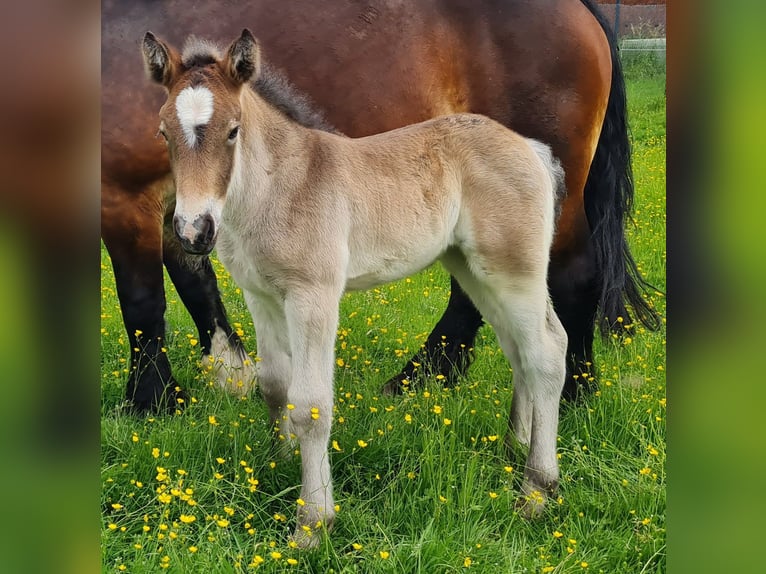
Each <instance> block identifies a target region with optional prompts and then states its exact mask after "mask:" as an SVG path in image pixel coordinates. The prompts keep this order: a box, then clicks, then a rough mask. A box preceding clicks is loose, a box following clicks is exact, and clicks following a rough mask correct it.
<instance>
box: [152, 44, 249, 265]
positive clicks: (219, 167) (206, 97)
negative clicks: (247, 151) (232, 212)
mask: <svg viewBox="0 0 766 574" xmlns="http://www.w3.org/2000/svg"><path fill="white" fill-rule="evenodd" d="M142 48H143V55H144V63H145V64H146V71H147V74H148V75H149V77H150V78H151V79H152V80H153V81H154V82H156V83H158V84H161V85H162V86H164V87H165V89H166V90H167V94H168V98H167V101H166V102H165V104H164V105H163V106H162V108H161V109H160V126H159V133H160V134H161V135H162V136H163V137H164V138H165V141H166V142H167V145H168V152H169V156H170V165H171V167H172V170H173V176H174V179H175V184H176V210H175V216H174V218H173V228H174V229H175V232H176V234H177V235H178V238H179V239H180V240H181V244H182V245H183V248H184V249H185V250H186V251H187V252H189V253H194V254H203V255H205V254H208V253H210V251H212V249H213V246H214V245H215V240H216V237H217V235H218V226H219V223H220V218H221V212H222V211H223V204H224V200H225V198H226V190H227V188H228V185H229V180H230V179H231V173H232V168H233V165H234V153H235V149H236V146H237V145H238V140H239V127H240V117H241V112H242V110H241V107H240V93H241V91H242V86H243V85H244V84H245V83H247V82H249V81H250V80H251V79H253V77H254V76H256V75H257V74H258V72H259V68H260V52H259V49H258V43H257V41H256V40H255V38H254V37H253V35H252V34H251V33H250V31H249V30H244V31H243V32H242V35H241V36H240V37H239V38H238V39H237V40H235V41H234V42H233V43H232V44H231V46H229V48H228V50H226V53H225V54H224V55H221V54H220V53H219V52H218V50H217V49H216V48H215V47H213V46H211V45H210V44H207V43H204V42H200V41H194V40H192V41H190V42H189V43H187V46H186V48H185V49H184V51H183V53H182V54H181V53H179V52H178V51H176V50H175V49H174V48H172V47H171V46H169V45H167V44H165V43H164V42H162V41H161V40H159V39H157V38H156V37H155V36H154V34H152V33H151V32H147V33H146V35H145V36H144V41H143V46H142Z"/></svg>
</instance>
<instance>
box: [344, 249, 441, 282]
mask: <svg viewBox="0 0 766 574" xmlns="http://www.w3.org/2000/svg"><path fill="white" fill-rule="evenodd" d="M447 246H448V245H447V242H446V241H440V242H434V243H433V244H432V245H427V246H425V247H426V248H424V246H423V245H420V246H419V249H417V251H413V252H403V253H397V254H388V255H380V254H367V253H359V252H356V253H355V252H354V251H352V252H351V258H350V261H349V266H348V271H347V274H346V290H347V291H361V290H364V289H371V288H372V287H377V286H378V285H382V284H384V283H391V282H392V281H398V280H399V279H403V278H404V277H409V276H410V275H414V274H415V273H417V272H418V271H422V270H423V269H425V268H426V267H428V266H429V265H431V264H432V263H433V262H434V261H436V260H437V259H438V258H439V256H440V255H442V253H444V251H445V249H446V248H447Z"/></svg>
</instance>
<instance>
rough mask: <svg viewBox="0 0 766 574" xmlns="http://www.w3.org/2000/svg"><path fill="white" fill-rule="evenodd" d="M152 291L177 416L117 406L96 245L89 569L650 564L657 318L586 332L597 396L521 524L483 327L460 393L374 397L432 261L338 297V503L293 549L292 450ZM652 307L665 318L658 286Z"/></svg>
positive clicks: (645, 89)
mask: <svg viewBox="0 0 766 574" xmlns="http://www.w3.org/2000/svg"><path fill="white" fill-rule="evenodd" d="M664 81H665V79H664V75H653V74H646V73H642V74H639V75H638V76H637V77H632V78H631V81H630V82H629V98H630V105H631V127H632V133H633V138H634V139H633V141H634V154H635V165H634V171H635V180H636V187H637V194H636V195H637V198H636V215H635V220H636V222H635V225H634V226H631V228H630V230H629V237H630V242H631V245H632V249H633V253H634V256H635V258H636V260H637V261H638V263H639V265H640V267H641V269H642V271H643V273H644V274H645V275H646V277H647V278H648V279H649V281H650V282H652V283H653V284H655V285H656V286H657V287H658V288H659V289H662V290H664V285H665V115H664V107H665V105H664V104H665V95H664ZM216 265H217V269H218V272H219V277H220V279H221V288H222V291H223V293H224V300H225V302H226V305H227V309H228V311H229V314H230V317H231V319H232V321H233V322H235V323H237V324H238V326H239V327H241V329H242V330H243V331H244V333H245V344H246V345H247V347H248V348H249V349H251V350H254V349H255V347H256V340H255V334H254V333H253V326H252V321H251V319H250V317H249V314H248V313H247V311H246V308H245V306H244V303H243V301H242V298H241V295H240V294H239V292H238V291H237V289H236V286H235V285H233V283H232V281H231V280H230V279H229V278H228V276H227V275H226V273H225V272H224V270H223V269H222V268H221V266H220V264H218V263H216ZM167 285H168V313H167V323H168V342H167V347H168V353H169V355H170V358H171V361H172V364H173V367H174V372H175V374H176V377H177V378H178V380H179V382H180V383H182V384H183V386H184V387H186V388H187V389H189V390H190V391H191V395H192V396H193V397H194V399H193V400H192V402H191V404H189V406H188V407H187V408H186V410H185V411H184V412H183V414H179V415H175V416H161V417H148V418H141V417H133V416H128V415H126V414H124V413H123V411H122V409H121V404H122V398H123V393H124V388H125V382H126V378H127V373H126V371H127V359H128V348H127V344H126V338H125V336H124V333H123V325H122V322H121V316H120V311H119V306H118V302H117V298H116V295H115V289H114V278H113V275H112V272H111V265H110V262H109V259H108V256H107V255H106V252H105V251H104V250H102V336H101V345H102V347H101V362H102V368H101V372H102V422H101V445H102V451H101V452H102V454H101V483H102V494H101V512H102V514H101V515H102V528H101V552H102V569H103V571H105V572H119V571H121V569H124V570H125V571H127V572H136V573H140V572H161V571H163V568H166V569H167V571H168V572H211V573H218V572H222V573H226V572H250V571H253V569H254V568H255V566H254V564H255V562H259V561H260V559H262V560H263V563H262V564H260V565H259V566H258V567H257V569H258V570H259V571H263V572H282V571H294V572H317V573H325V572H364V573H374V572H396V573H401V572H424V573H432V572H458V571H463V570H466V569H468V570H470V571H475V572H491V573H494V572H557V573H561V572H604V573H614V572H620V573H632V572H635V573H644V572H664V571H665V510H666V503H665V483H666V476H665V417H666V412H665V371H664V367H665V332H664V328H663V330H662V332H659V333H648V332H646V331H645V330H644V329H642V328H636V329H635V332H632V333H630V336H629V337H628V338H625V339H623V340H617V339H611V338H609V339H607V340H605V341H599V342H598V343H597V346H596V364H595V365H594V367H595V369H596V370H597V371H598V373H599V374H600V379H601V386H600V390H599V391H598V392H597V393H595V394H594V395H592V396H590V397H589V398H587V399H586V400H585V401H583V402H582V404H578V405H577V406H574V407H568V408H566V409H565V410H564V411H563V413H562V417H561V424H560V429H559V453H560V459H561V460H560V464H561V474H562V480H561V488H560V493H559V494H560V497H559V499H558V500H554V501H552V504H550V506H549V508H548V510H547V511H546V513H545V514H544V516H543V517H542V518H541V519H539V520H536V521H533V522H528V521H525V520H523V519H522V518H521V517H519V516H518V515H516V514H515V513H514V511H513V504H514V501H515V499H516V495H517V493H518V487H519V482H520V478H521V474H522V471H523V467H522V465H523V453H521V452H517V453H515V454H514V456H513V459H512V460H506V458H505V456H504V449H503V436H504V435H505V432H506V426H507V416H508V410H509V405H510V398H511V393H512V385H511V372H510V369H509V367H508V364H507V362H506V361H505V359H504V358H503V356H502V353H501V352H500V351H499V349H498V347H497V344H496V341H495V338H494V334H493V333H492V331H491V329H489V328H484V329H482V331H481V332H480V335H479V337H478V338H477V341H476V346H475V353H476V361H475V363H474V365H473V366H472V367H471V369H470V371H469V373H468V376H467V377H466V378H465V379H464V380H462V381H461V382H460V384H459V385H458V386H457V387H456V388H454V389H451V390H445V389H442V387H441V385H440V383H439V381H437V380H434V379H430V380H426V381H424V386H423V387H421V388H419V389H418V391H417V392H416V393H411V394H410V395H409V396H404V397H401V398H390V397H383V396H381V395H380V394H379V389H380V387H381V385H382V383H383V382H384V381H385V380H386V378H387V377H388V376H390V375H392V374H394V373H395V372H398V370H399V369H400V368H401V367H402V365H403V363H404V360H405V359H406V358H407V357H409V356H410V355H411V354H412V353H413V352H414V351H415V350H416V349H417V348H418V346H419V345H420V344H421V343H422V342H423V341H424V340H425V337H426V336H427V334H428V332H429V331H430V329H431V328H432V327H433V325H434V323H435V321H436V319H437V318H438V317H439V315H440V314H441V312H442V311H443V309H444V307H445V305H446V302H447V298H448V296H449V282H448V280H447V276H446V274H445V273H444V271H443V270H442V269H441V268H439V267H434V268H431V269H429V270H426V271H425V272H423V273H421V274H419V275H418V276H416V277H413V278H412V279H410V280H405V281H401V282H399V283H396V284H392V285H387V286H384V287H381V288H379V289H375V290H372V291H368V292H363V293H355V294H352V295H347V296H345V297H344V299H343V301H342V307H341V322H340V329H339V337H338V341H337V356H338V358H339V359H342V361H343V364H342V366H338V368H337V371H336V393H335V394H336V405H337V412H336V413H335V422H334V426H333V433H332V440H334V441H336V443H337V447H338V448H339V449H340V450H336V449H334V448H333V449H331V456H332V467H333V478H334V482H335V488H336V499H337V502H338V504H339V505H340V507H341V510H340V512H339V514H338V518H337V521H336V526H335V529H334V531H333V533H332V535H331V536H330V537H329V538H324V539H323V541H322V544H321V545H320V547H319V548H318V549H317V550H315V551H312V552H301V551H298V550H295V549H292V548H290V547H289V545H288V542H287V541H288V535H289V534H290V532H291V531H292V528H293V524H294V515H295V510H296V499H297V497H298V488H299V480H300V467H299V459H298V458H297V457H293V458H292V459H287V460H286V459H283V458H278V457H276V456H275V454H274V452H273V450H272V446H271V439H270V432H269V429H268V423H267V420H268V418H267V413H266V409H265V406H264V404H263V402H262V401H261V399H260V398H259V397H258V395H257V393H256V394H254V395H253V396H251V397H248V398H246V399H243V400H236V399H233V398H231V397H229V396H226V395H223V394H222V393H221V392H219V391H218V390H216V389H214V388H211V386H210V382H209V381H208V380H207V379H206V377H205V376H204V375H203V374H201V370H200V368H199V365H198V363H199V357H198V345H196V344H193V343H196V340H195V339H196V337H197V334H196V332H195V330H194V326H193V323H192V321H191V319H190V317H189V316H188V314H187V313H186V311H185V309H184V308H183V306H182V304H181V303H180V300H179V298H178V296H177V294H176V293H175V291H173V289H172V287H171V286H170V282H169V281H168V282H167ZM651 300H652V301H653V303H654V305H655V306H656V307H657V309H658V310H659V311H660V313H661V314H662V315H663V316H664V313H665V300H664V298H663V297H662V296H661V295H660V294H658V293H654V294H652V295H651ZM434 407H440V409H435V408H434ZM435 411H440V412H435ZM445 419H449V420H450V421H451V424H445ZM359 441H363V442H361V443H360V442H359ZM155 449H156V450H155ZM220 460H222V461H223V462H220ZM158 467H160V469H158ZM255 481H257V483H256V482H255ZM161 486H164V489H165V490H164V491H163V493H164V494H169V497H168V501H167V502H163V500H160V497H159V496H158V492H157V489H158V487H161ZM182 515H184V516H194V517H195V521H194V522H192V523H189V524H187V523H184V522H182V521H181V516H182ZM223 520H226V521H228V523H226V522H222V521H223ZM192 549H196V551H194V552H193V551H192ZM273 553H277V554H273ZM381 553H383V554H381ZM386 553H387V554H386ZM384 556H385V557H386V558H384Z"/></svg>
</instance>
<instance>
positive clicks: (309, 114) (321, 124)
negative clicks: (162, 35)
mask: <svg viewBox="0 0 766 574" xmlns="http://www.w3.org/2000/svg"><path fill="white" fill-rule="evenodd" d="M220 60H221V50H220V48H218V46H216V45H215V44H213V43H211V42H208V41H207V40H201V39H199V38H196V37H194V36H191V37H189V39H188V40H187V41H186V44H185V45H184V49H183V55H182V62H183V66H184V67H185V68H186V69H187V70H191V69H193V68H205V67H207V66H209V65H211V64H215V63H216V62H219V61H220ZM250 87H252V88H253V90H254V91H255V92H256V93H257V94H258V95H259V96H261V98H263V100H264V101H265V102H266V103H268V104H269V105H270V106H272V107H273V108H274V109H276V110H277V111H279V112H280V113H281V114H282V115H284V116H286V117H287V118H289V119H291V120H292V121H294V122H297V123H299V124H300V125H302V126H304V127H307V128H312V129H315V130H322V131H325V132H331V133H339V132H338V130H336V129H335V127H334V126H333V125H332V124H330V122H328V121H327V120H326V119H325V117H324V114H323V113H322V111H321V110H320V109H319V108H318V107H317V105H316V104H315V103H314V102H313V101H312V100H311V98H310V97H309V96H308V95H307V94H305V93H303V92H301V91H300V90H299V89H298V88H296V87H295V86H293V85H292V84H291V83H290V80H288V79H287V76H286V75H285V74H284V72H282V71H281V70H279V69H278V68H275V67H274V66H272V65H271V64H270V63H268V62H265V61H263V58H261V69H260V73H259V74H258V78H257V79H256V80H255V81H253V82H251V83H250Z"/></svg>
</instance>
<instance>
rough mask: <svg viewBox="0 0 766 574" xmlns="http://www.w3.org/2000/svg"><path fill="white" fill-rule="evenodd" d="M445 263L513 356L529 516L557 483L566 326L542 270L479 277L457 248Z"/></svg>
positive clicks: (516, 425) (514, 418) (515, 424)
mask: <svg viewBox="0 0 766 574" xmlns="http://www.w3.org/2000/svg"><path fill="white" fill-rule="evenodd" d="M444 264H445V266H447V268H448V269H449V270H450V272H451V273H452V274H453V275H454V276H455V277H456V278H457V279H458V281H460V282H461V284H462V285H463V288H464V289H465V291H466V292H467V293H469V294H470V296H471V298H472V299H473V301H474V302H475V303H476V306H477V307H478V308H479V309H480V310H481V312H482V314H483V315H484V317H486V319H487V320H488V321H489V323H490V324H491V325H492V326H493V328H494V329H495V332H496V333H497V336H498V341H499V343H500V346H501V348H502V349H503V352H504V353H505V355H506V357H507V358H508V359H509V360H511V361H512V362H511V366H512V367H513V370H514V381H513V383H514V399H513V402H514V403H516V405H515V406H512V414H511V421H510V425H511V427H512V428H513V429H514V430H517V431H519V432H521V433H522V435H521V436H519V437H518V438H519V440H520V441H521V442H527V440H528V443H529V454H528V455H527V461H526V465H525V469H524V481H523V483H522V492H523V493H524V494H525V495H526V496H527V500H526V501H525V502H524V505H523V507H522V510H523V511H524V512H525V513H526V514H527V515H530V516H531V515H534V514H537V513H538V512H539V511H540V509H541V508H542V506H543V505H544V503H545V499H546V496H547V495H549V494H552V493H553V492H555V490H556V488H557V487H558V479H559V470H558V460H557V458H556V437H557V434H558V414H559V411H558V409H559V400H560V398H561V390H562V388H563V385H564V376H565V371H566V366H565V356H566V345H567V336H566V332H565V331H564V328H563V326H562V324H561V322H560V321H559V319H558V317H557V316H556V313H555V312H554V310H553V306H552V305H551V303H550V302H549V299H548V291H547V285H546V283H545V276H544V274H538V275H537V276H517V277H511V276H506V277H503V273H502V272H500V273H496V274H493V275H491V276H486V277H477V276H476V275H474V274H473V273H472V272H471V270H470V269H469V268H468V266H467V265H466V263H465V259H464V258H463V256H462V255H460V254H454V253H453V254H450V255H449V256H448V257H446V258H445V259H444ZM477 267H478V266H477ZM514 360H515V361H516V362H515V363H513V361H514ZM527 432H528V433H529V437H528V439H527V436H525V435H526V434H527Z"/></svg>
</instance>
